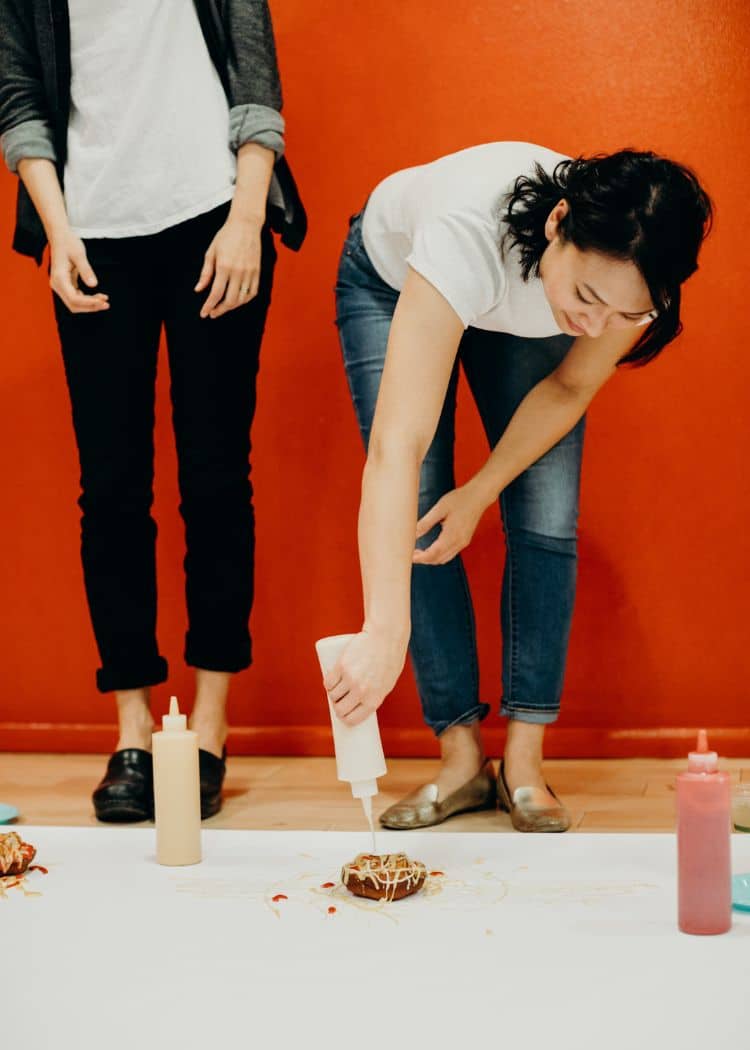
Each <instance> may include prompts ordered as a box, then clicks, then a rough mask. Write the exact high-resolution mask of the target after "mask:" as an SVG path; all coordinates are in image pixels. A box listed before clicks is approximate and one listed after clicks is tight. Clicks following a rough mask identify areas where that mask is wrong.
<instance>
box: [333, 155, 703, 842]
mask: <svg viewBox="0 0 750 1050" xmlns="http://www.w3.org/2000/svg"><path fill="white" fill-rule="evenodd" d="M710 220H711V204H710V200H709V198H708V197H707V195H706V193H705V192H704V191H703V190H702V188H701V186H700V185H699V183H698V181H697V179H696V177H695V175H693V174H692V173H691V172H690V171H689V170H688V169H686V168H684V167H682V166H680V165H679V164H675V163H673V162H672V161H669V160H666V159H664V158H662V157H658V156H656V155H654V154H653V153H638V152H633V151H631V150H623V151H621V152H618V153H615V154H612V155H611V156H596V157H592V158H589V159H586V158H583V157H579V158H577V159H570V158H568V157H565V156H562V155H560V154H558V153H555V152H553V151H552V150H549V149H545V148H543V147H541V146H536V145H532V144H529V143H523V142H496V143H490V144H488V145H483V146H477V147H475V148H472V149H467V150H463V151H461V152H460V153H456V154H453V155H451V156H448V157H444V158H442V159H440V160H437V161H435V162H434V163H432V164H426V165H423V166H421V167H417V168H410V169H407V170H405V171H400V172H397V173H396V174H395V175H392V176H391V177H390V178H387V179H386V180H385V181H384V182H382V183H381V184H380V185H379V186H378V187H377V189H375V191H374V192H373V194H372V196H371V197H370V198H369V200H368V203H367V205H366V208H365V210H364V212H363V213H361V214H359V215H356V216H354V218H353V219H352V220H351V223H350V230H349V236H348V239H347V241H346V244H345V247H344V252H343V255H342V257H341V263H340V267H339V273H338V282H337V287H336V300H337V323H338V327H339V333H340V339H341V346H342V349H343V356H344V365H345V368H346V372H347V377H348V380H349V386H350V390H351V395H352V399H353V402H354V407H355V410H356V413H357V418H358V421H359V426H360V430H361V433H362V437H363V439H364V441H365V445H366V447H367V462H366V466H365V470H364V475H363V482H362V501H361V508H360V517H359V545H360V562H361V570H362V580H363V590H364V595H363V597H364V624H363V627H362V630H361V632H360V633H359V634H358V635H357V636H356V637H355V638H354V639H353V640H352V642H351V643H350V645H349V646H348V647H347V649H346V650H345V651H344V653H343V654H342V657H341V660H340V661H339V664H338V665H337V666H336V667H335V668H334V669H333V671H332V672H331V674H330V675H329V676H327V678H326V688H327V689H328V690H329V691H330V693H331V696H332V699H333V700H334V702H335V707H336V711H337V712H338V714H339V716H340V717H342V718H343V719H344V721H345V722H347V723H349V724H356V723H358V722H360V721H361V720H362V719H364V718H365V717H366V716H367V715H368V714H369V713H370V712H371V711H374V710H375V709H376V708H377V707H378V706H379V705H380V704H381V703H382V701H383V698H384V697H385V696H386V695H387V694H388V693H389V692H390V691H391V689H392V688H393V686H394V684H395V682H396V680H397V678H398V676H399V674H400V673H401V670H402V667H403V664H404V660H405V655H406V650H407V645H408V647H409V650H410V653H411V657H412V662H413V666H414V671H415V676H416V680H417V686H418V689H419V694H420V698H421V702H422V708H423V712H424V718H425V722H426V723H427V725H428V726H429V727H430V728H431V729H432V730H433V732H434V733H435V734H436V735H437V736H438V738H439V741H440V752H441V758H442V761H441V766H440V770H439V773H438V775H437V777H436V779H435V782H434V783H431V784H427V785H423V786H421V787H420V788H418V789H417V790H416V791H415V792H414V793H413V794H412V795H410V796H409V797H408V798H406V799H403V800H402V801H401V802H399V803H397V804H396V805H395V806H392V807H391V808H390V809H388V810H387V811H386V812H385V813H384V814H383V815H382V816H381V818H380V819H381V822H382V823H383V824H384V825H385V826H386V827H389V828H415V827H424V826H426V825H430V824H437V823H439V822H440V821H442V820H445V819H446V817H449V816H451V815H453V814H455V813H460V812H463V811H466V810H470V809H478V808H484V807H493V806H494V805H495V799H496V791H497V800H498V802H499V804H500V806H501V808H503V809H506V810H508V811H510V814H511V819H512V821H513V824H514V826H515V827H516V828H517V829H519V830H523V831H564V830H566V828H567V827H568V826H569V822H570V820H569V815H568V813H567V811H566V810H565V808H564V806H563V805H562V804H561V803H560V802H559V801H558V799H557V797H556V796H555V795H554V793H553V792H552V790H551V789H550V788H549V787H548V786H547V785H546V783H545V780H544V776H543V773H542V755H543V747H542V744H543V737H544V727H545V725H548V724H549V723H551V722H554V721H555V719H556V718H557V716H558V713H559V707H560V697H561V692H562V687H563V678H564V671H565V662H566V656H567V648H568V637H569V633H570V625H571V618H572V614H573V604H574V596H575V586H576V534H577V520H578V503H579V478H580V468H581V454H582V449H583V435H584V426H585V422H584V419H585V412H586V409H587V407H588V405H589V404H590V402H591V400H592V398H593V397H594V395H595V394H596V393H597V391H598V390H600V389H601V387H602V386H603V384H604V383H605V382H606V381H607V380H608V379H609V378H611V377H612V376H613V375H614V374H615V372H616V371H617V369H618V368H619V367H621V366H623V365H645V364H646V363H647V362H649V361H651V360H653V359H654V357H656V355H657V354H658V353H660V351H661V350H663V349H664V347H665V346H666V345H667V344H668V343H669V342H671V341H672V340H673V339H674V338H675V336H676V335H677V334H678V333H679V331H680V328H681V324H680V288H681V285H682V283H683V282H684V281H685V280H686V279H687V278H688V277H689V276H690V274H691V273H693V271H694V270H695V269H696V266H697V255H698V251H699V248H700V245H701V242H702V240H703V237H704V236H705V234H706V232H707V231H708V228H709V225H710ZM459 366H460V367H461V368H463V370H464V373H465V376H466V379H467V381H468V384H469V387H470V389H471V391H472V394H473V397H474V400H475V401H476V404H477V408H478V410H479V413H480V416H481V419H482V423H483V425H484V429H485V432H486V435H487V439H488V441H489V445H490V448H491V453H490V456H489V458H488V459H487V461H486V462H485V464H484V465H483V466H482V468H481V469H480V470H479V471H478V472H477V473H476V474H475V475H474V476H473V477H471V478H470V479H469V480H468V481H466V482H465V483H463V484H461V485H459V486H458V487H456V482H455V478H454V468H453V446H454V415H455V404H456V384H457V379H458V369H459ZM497 500H499V503H500V511H501V514H502V520H503V525H504V531H505V542H506V551H507V556H506V562H505V574H504V579H503V587H502V601H501V623H502V633H503V672H502V677H503V695H502V703H501V714H502V715H504V716H505V717H507V718H508V719H509V725H508V735H507V743H506V748H505V754H504V760H503V761H501V763H500V773H499V777H498V778H497V783H496V781H495V775H494V771H493V769H492V766H491V763H490V762H489V761H488V760H486V758H485V754H484V751H483V748H482V741H481V736H480V732H479V723H480V721H481V720H482V719H483V718H484V717H485V716H486V714H487V713H488V710H489V707H488V705H487V704H485V703H482V702H481V701H480V698H479V692H478V686H479V673H478V666H477V652H476V639H475V628H474V615H473V610H472V602H471V596H470V593H469V588H468V586H467V580H466V575H465V572H464V568H463V565H462V562H461V558H460V551H461V550H462V549H463V548H464V547H466V546H467V544H468V543H469V542H470V541H471V538H472V536H473V533H474V530H475V529H476V526H477V523H478V521H479V519H480V518H481V516H482V515H483V514H484V512H485V511H486V510H487V508H488V507H489V506H491V505H492V504H493V503H495V501H497ZM415 538H416V550H415Z"/></svg>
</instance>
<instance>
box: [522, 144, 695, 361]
mask: <svg viewBox="0 0 750 1050" xmlns="http://www.w3.org/2000/svg"><path fill="white" fill-rule="evenodd" d="M563 198H564V199H565V200H566V201H567V202H568V205H569V210H568V213H567V215H565V217H564V218H563V219H562V220H561V222H560V225H559V227H558V229H559V233H560V236H561V238H562V240H563V242H570V243H572V244H574V245H575V246H576V248H578V249H579V250H580V251H595V252H599V253H601V254H602V255H608V256H611V257H612V258H614V259H621V260H628V261H631V262H634V263H635V265H636V266H637V267H638V270H639V271H640V273H641V274H642V275H643V278H644V280H645V282H646V284H647V285H648V290H649V292H650V293H651V299H652V301H653V303H654V306H655V307H656V310H657V315H656V317H655V319H654V320H653V321H652V322H651V323H650V324H649V325H647V326H644V328H643V334H642V336H641V338H640V339H639V340H638V342H637V343H636V345H635V346H634V347H633V349H632V350H631V351H630V353H628V354H627V355H626V356H625V357H624V358H623V359H622V361H621V362H620V364H631V365H645V364H647V363H648V362H649V361H652V360H653V359H654V358H655V357H656V355H657V354H658V353H659V352H660V351H661V350H663V349H664V347H665V346H666V345H667V343H670V342H671V341H672V340H673V339H674V338H675V337H676V336H677V335H679V333H680V332H681V331H682V322H681V321H680V286H681V285H682V283H683V281H686V280H687V278H688V277H689V276H690V275H691V274H692V273H694V272H695V271H696V270H697V269H698V251H699V249H700V246H701V243H702V242H703V239H704V238H705V237H706V236H707V234H708V232H709V230H710V229H711V224H712V220H713V206H712V203H711V199H710V197H709V196H708V194H707V193H706V191H705V190H704V189H703V188H702V187H701V185H700V183H699V182H698V178H697V176H696V175H695V173H694V172H692V171H691V170H690V169H689V168H686V167H685V166H684V165H682V164H677V163H675V162H674V161H671V160H667V159H666V158H664V157H659V156H657V154H655V153H648V152H645V153H643V152H637V151H636V150H632V149H623V150H620V151H619V152H617V153H611V154H604V153H601V154H597V155H595V156H592V157H576V158H574V159H573V160H562V161H560V162H559V164H557V165H555V168H554V170H553V171H552V174H548V173H547V172H546V171H545V170H544V169H543V168H542V166H541V165H540V164H539V163H536V164H535V165H534V173H533V174H532V175H522V176H521V177H520V178H517V179H516V181H515V183H514V186H513V189H512V191H511V192H510V193H509V194H507V195H506V197H505V198H504V201H503V205H502V221H503V223H504V224H506V226H507V229H505V231H504V233H503V237H502V245H503V248H505V247H506V246H507V245H510V246H518V248H519V251H520V255H521V272H522V275H523V279H524V280H525V281H527V280H528V279H529V277H534V276H538V275H539V262H540V260H541V258H542V254H543V253H544V251H545V249H546V248H547V245H548V241H547V238H546V237H545V233H544V226H545V223H546V221H547V218H548V216H549V213H550V212H551V211H552V209H553V208H554V206H555V205H556V204H557V203H558V201H560V200H561V199H563Z"/></svg>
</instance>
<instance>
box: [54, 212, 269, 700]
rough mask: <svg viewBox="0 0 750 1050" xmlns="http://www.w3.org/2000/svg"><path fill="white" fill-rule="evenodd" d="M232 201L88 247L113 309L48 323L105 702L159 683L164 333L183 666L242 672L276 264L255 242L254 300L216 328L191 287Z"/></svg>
mask: <svg viewBox="0 0 750 1050" xmlns="http://www.w3.org/2000/svg"><path fill="white" fill-rule="evenodd" d="M228 207H229V205H223V206H222V207H220V208H216V209H214V210H213V211H211V212H208V213H206V214H204V215H200V216H198V217H197V218H194V219H191V220H189V221H187V222H184V223H181V224H179V225H178V226H174V227H172V228H170V229H168V230H165V231H163V232H161V233H158V234H153V235H151V236H146V237H131V238H123V239H106V240H89V241H87V242H86V247H87V252H88V255H89V261H90V262H91V264H92V266H93V268H94V270H95V272H96V274H97V277H98V278H99V287H98V289H97V291H103V292H106V293H108V295H109V297H110V308H109V310H108V311H102V312H101V313H95V314H73V313H71V312H70V311H69V310H68V309H67V308H66V307H65V305H64V304H63V303H62V302H61V301H60V300H59V299H58V298H57V296H55V313H56V317H57V324H58V330H59V333H60V339H61V343H62V352H63V358H64V362H65V372H66V376H67V381H68V389H69V391H70V399H71V404H72V409H73V424H74V427H75V435H76V440H77V444H78V452H79V458H80V466H81V497H80V500H79V504H80V507H81V511H82V517H81V555H82V561H83V571H84V579H85V585H86V594H87V598H88V603H89V609H90V613H91V620H92V624H93V628H94V634H95V636H96V642H97V646H98V649H99V655H100V658H101V667H100V669H99V670H98V672H97V686H98V688H99V690H100V691H101V692H108V691H110V690H115V689H117V690H121V689H135V688H140V687H143V686H148V685H155V684H157V683H159V682H163V681H164V680H165V679H166V677H167V663H166V660H165V659H164V657H163V656H162V655H161V654H160V652H159V647H158V644H157V640H156V557H155V542H156V523H155V521H154V519H153V517H152V514H151V507H152V503H153V458H154V440H153V431H154V396H155V381H156V368H157V354H158V348H159V340H160V335H161V329H162V325H163V326H164V329H165V333H166V342H167V351H168V359H169V370H170V381H171V382H170V396H171V402H172V423H173V428H174V435H175V441H176V447H177V458H178V466H179V487H180V497H181V501H180V513H181V515H182V518H183V520H184V524H185V539H186V549H187V554H186V557H185V578H186V600H187V614H188V631H187V636H186V644H185V659H186V661H187V663H188V664H190V665H192V666H194V667H201V668H205V669H207V670H214V671H239V670H242V669H243V668H245V667H247V666H248V665H249V664H250V661H251V643H250V633H249V629H248V619H249V616H250V609H251V606H252V599H253V558H254V535H255V529H254V515H253V507H252V487H251V483H250V458H249V457H250V427H251V424H252V420H253V415H254V412H255V400H256V377H257V372H258V360H259V352H260V344H261V339H262V335H263V328H264V325H265V320H266V314H267V312H268V307H269V303H270V297H271V285H272V281H273V271H274V264H275V260H276V252H275V248H274V244H273V239H272V236H271V234H270V232H269V231H268V230H264V232H263V261H262V275H261V281H260V289H259V292H258V295H257V297H256V298H255V299H253V300H252V301H251V302H250V303H248V304H247V305H245V306H241V307H239V308H237V309H236V310H232V311H230V312H229V313H227V314H224V315H223V316H222V317H220V318H217V319H215V320H211V319H209V318H207V319H205V320H202V319H201V318H200V316H199V311H200V308H201V305H202V303H203V302H204V300H205V298H206V296H207V294H208V293H207V292H202V293H200V294H196V292H195V291H193V288H194V286H195V284H196V282H197V280H198V275H199V273H200V270H201V266H202V264H203V256H204V253H205V251H206V249H207V248H208V246H209V244H210V242H211V240H212V238H213V237H214V235H215V233H216V232H217V230H218V229H219V228H220V226H221V225H222V224H223V223H224V221H225V219H226V215H227V212H228Z"/></svg>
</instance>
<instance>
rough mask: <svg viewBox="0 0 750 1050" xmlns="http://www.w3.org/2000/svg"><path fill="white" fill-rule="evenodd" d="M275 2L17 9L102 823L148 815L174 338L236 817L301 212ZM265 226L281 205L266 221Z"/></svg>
mask: <svg viewBox="0 0 750 1050" xmlns="http://www.w3.org/2000/svg"><path fill="white" fill-rule="evenodd" d="M280 109H281V89H280V84H279V76H278V70H277V64H276V55H275V49H274V40H273V32H272V27H271V20H270V15H269V11H268V7H267V4H266V3H265V2H264V0H253V2H252V3H248V2H242V0H223V2H222V0H196V2H195V4H192V3H188V2H186V0H140V2H139V3H138V4H137V5H135V6H134V5H133V4H131V3H128V0H0V134H1V135H2V149H3V154H4V157H5V161H6V163H7V165H8V167H9V168H10V170H11V171H13V172H17V173H18V175H19V176H20V184H19V188H18V210H17V227H16V232H15V239H14V247H15V249H16V250H17V251H19V252H21V253H23V254H26V255H31V256H33V257H34V258H36V260H37V262H41V258H42V253H43V251H44V246H45V242H48V243H49V246H50V284H51V286H52V289H53V292H54V306H55V315H56V318H57V325H58V330H59V334H60V340H61V344H62V353H63V359H64V363H65V373H66V377H67V382H68V388H69V392H70V399H71V405H72V412H73V423H74V427H75V435H76V440H77V444H78V451H79V457H80V466H81V489H82V494H81V497H80V501H79V502H80V506H81V510H82V519H81V551H82V560H83V570H84V578H85V584H86V594H87V597H88V603H89V609H90V612H91V618H92V623H93V628H94V633H95V636H96V641H97V645H98V649H99V655H100V658H101V667H100V668H99V670H98V672H97V686H98V689H99V690H100V691H101V692H102V693H114V694H115V698H116V702H117V709H118V718H119V730H120V735H119V741H118V744H117V750H116V752H115V754H114V755H112V757H111V758H110V760H109V764H108V767H107V771H106V774H105V777H104V779H103V780H102V782H101V783H100V785H99V786H98V788H97V789H96V791H95V792H94V799H93V800H94V807H95V810H96V815H97V817H98V818H99V819H100V820H111V821H134V820H143V819H147V818H149V817H151V816H152V813H153V789H152V764H151V754H150V748H151V730H152V724H153V723H152V717H151V712H150V709H149V689H150V687H151V686H154V685H157V684H158V683H160V682H164V681H165V680H166V678H167V663H166V660H165V659H164V657H163V656H162V654H161V653H160V651H159V648H158V645H157V641H156V636H155V628H156V567H155V540H156V525H155V522H154V520H153V518H152V517H151V504H152V479H153V427H154V384H155V379H156V364H157V351H158V345H159V339H160V333H161V328H162V325H163V326H164V328H165V331H166V338H167V348H168V357H169V368H170V376H171V400H172V421H173V426H174V433H175V440H176V446H177V455H178V463H179V485H180V496H181V504H180V512H181V514H182V517H183V519H184V522H185V535H186V544H187V555H186V558H185V573H186V599H187V613H188V631H187V638H186V646H185V659H186V661H187V663H188V664H190V665H191V666H193V667H195V669H196V671H195V674H196V692H195V703H194V706H193V710H192V716H191V726H192V728H193V729H194V730H196V731H197V733H198V739H199V745H200V753H199V757H200V769H201V810H202V814H203V816H204V817H206V816H210V815H212V814H213V813H216V812H217V811H218V810H219V808H220V806H221V786H222V782H223V778H224V770H225V758H224V756H225V751H224V741H225V737H226V731H227V727H226V720H225V705H226V699H227V691H228V688H229V681H230V677H231V675H232V674H233V673H234V672H237V671H240V670H242V669H243V668H245V667H247V666H248V665H249V664H250V660H251V645H250V635H249V632H248V617H249V614H250V608H251V604H252V595H253V544H254V519H253V510H252V503H251V486H250V480H249V452H250V438H249V434H250V426H251V423H252V419H253V413H254V410H255V382H256V374H257V370H258V355H259V351H260V343H261V337H262V334H263V328H264V324H265V319H266V313H267V311H268V306H269V302H270V297H271V284H272V279H273V271H274V263H275V259H276V252H275V248H274V242H273V238H272V235H271V232H270V229H275V230H277V231H279V232H280V233H281V239H282V241H283V242H284V243H286V244H287V245H288V246H290V247H291V248H294V249H296V248H299V246H300V244H301V242H302V239H303V237H304V232H305V215H304V211H303V209H302V206H301V203H300V201H299V198H298V196H297V193H296V190H295V186H294V181H293V179H292V177H291V174H290V171H289V168H288V167H287V165H286V163H285V161H284V159H283V157H282V154H283V150H284V139H283V134H284V122H283V120H282V118H281V116H280V112H279V111H280ZM267 205H268V207H267Z"/></svg>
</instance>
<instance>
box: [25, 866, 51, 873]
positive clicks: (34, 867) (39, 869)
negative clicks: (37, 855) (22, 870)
mask: <svg viewBox="0 0 750 1050" xmlns="http://www.w3.org/2000/svg"><path fill="white" fill-rule="evenodd" d="M29 871H41V873H42V875H49V871H48V870H47V869H46V868H43V867H42V865H41V864H32V865H31V867H30V868H29Z"/></svg>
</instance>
